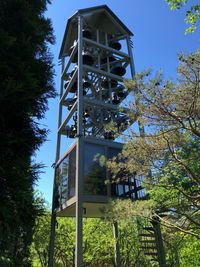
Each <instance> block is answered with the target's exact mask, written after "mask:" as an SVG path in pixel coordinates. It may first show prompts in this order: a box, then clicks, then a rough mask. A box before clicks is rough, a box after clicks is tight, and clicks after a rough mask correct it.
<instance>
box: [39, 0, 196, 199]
mask: <svg viewBox="0 0 200 267" xmlns="http://www.w3.org/2000/svg"><path fill="white" fill-rule="evenodd" d="M52 2H53V4H52V5H50V6H49V7H48V11H47V13H46V15H47V17H49V18H51V20H52V23H53V28H54V34H55V36H56V44H55V45H54V46H53V47H51V50H52V53H53V55H54V64H55V73H56V76H55V84H56V88H57V91H59V85H60V67H59V66H58V54H59V50H60V46H61V42H62V38H63V34H64V30H65V26H66V22H67V19H68V18H69V17H70V16H72V15H73V14H74V13H75V12H76V10H78V9H82V8H87V7H91V6H97V5H104V4H106V5H108V7H109V8H111V9H112V11H113V12H114V13H115V14H116V15H117V16H118V17H119V18H120V19H121V20H122V21H123V22H124V24H125V25H126V26H128V28H129V29H130V30H131V31H132V32H133V33H134V37H133V43H134V50H133V54H134V61H135V67H136V71H137V72H139V71H141V70H142V69H143V68H145V67H149V66H151V67H153V69H155V70H160V69H162V70H163V72H164V75H165V77H166V78H169V77H171V78H175V77H176V68H177V65H178V61H177V54H178V53H179V52H181V51H182V52H184V53H189V52H194V51H196V50H197V48H198V47H200V34H199V29H198V31H196V32H195V33H194V34H190V35H185V34H184V32H185V28H186V25H185V22H184V17H185V10H186V8H184V9H181V10H180V11H170V8H169V6H168V5H167V4H166V2H165V1H164V0H151V1H150V0H142V1H141V0H122V1H120V0H105V1H103V0H93V1H91V0H56V1H52ZM189 2H192V3H195V2H199V1H189ZM57 118H58V98H56V99H54V100H50V101H49V111H48V112H47V113H46V118H45V119H44V120H42V121H41V124H43V125H45V127H47V128H48V129H49V130H50V133H49V135H48V141H47V142H46V143H45V144H44V145H43V146H42V147H41V148H40V150H39V151H37V153H36V158H35V160H36V161H37V162H41V163H43V164H44V165H45V166H46V167H45V168H44V169H43V173H42V174H41V175H40V180H39V181H38V185H37V187H38V188H39V190H40V191H41V192H42V193H43V194H44V197H45V198H46V200H47V201H48V202H51V197H52V188H53V176H54V170H53V168H52V167H51V165H52V163H54V161H55V150H56V132H57Z"/></svg>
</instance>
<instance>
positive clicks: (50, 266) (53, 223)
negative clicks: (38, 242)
mask: <svg viewBox="0 0 200 267" xmlns="http://www.w3.org/2000/svg"><path fill="white" fill-rule="evenodd" d="M64 65H65V60H64V57H63V58H62V67H61V74H62V73H63V70H64V67H65V66H64ZM61 77H62V76H61ZM62 94H63V79H62V78H61V84H60V98H61V97H62ZM61 123H62V104H61V103H60V102H59V112H58V129H59V127H60V125H61ZM60 142H61V136H60V134H59V133H58V134H57V144H56V161H55V163H57V161H58V160H59V157H60ZM57 193H58V192H57V183H56V169H55V170H54V185H53V197H52V212H51V231H50V239H49V249H48V267H53V257H54V242H55V228H56V210H55V209H56V207H55V204H56V198H57Z"/></svg>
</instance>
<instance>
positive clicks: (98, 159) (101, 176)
mask: <svg viewBox="0 0 200 267" xmlns="http://www.w3.org/2000/svg"><path fill="white" fill-rule="evenodd" d="M105 180H106V168H105V148H104V146H101V145H96V144H89V143H86V144H85V147H84V193H85V194H88V195H107V186H106V184H105Z"/></svg>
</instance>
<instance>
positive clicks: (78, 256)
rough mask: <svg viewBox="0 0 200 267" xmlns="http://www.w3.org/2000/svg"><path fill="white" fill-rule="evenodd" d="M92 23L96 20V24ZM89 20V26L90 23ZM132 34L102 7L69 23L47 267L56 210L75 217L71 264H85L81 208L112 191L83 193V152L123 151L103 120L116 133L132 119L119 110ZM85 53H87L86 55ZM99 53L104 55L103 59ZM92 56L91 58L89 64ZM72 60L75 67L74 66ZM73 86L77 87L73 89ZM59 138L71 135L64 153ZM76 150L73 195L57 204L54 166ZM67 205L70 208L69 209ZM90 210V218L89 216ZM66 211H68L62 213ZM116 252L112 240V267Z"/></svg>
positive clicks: (62, 55) (62, 53)
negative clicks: (95, 148) (90, 148)
mask: <svg viewBox="0 0 200 267" xmlns="http://www.w3.org/2000/svg"><path fill="white" fill-rule="evenodd" d="M95 12H96V13H95ZM94 13H95V19H96V18H97V17H98V16H99V24H98V22H97V21H93V17H92V16H93V15H94ZM102 16H105V17H102ZM101 18H103V19H104V18H105V21H106V22H105V23H104V21H102V20H101ZM93 22H95V23H94V25H93ZM90 23H91V25H92V26H91V25H89V24H90ZM101 23H102V24H101ZM87 28H89V29H91V30H92V32H93V35H94V33H95V37H94V38H92V39H91V38H88V36H84V34H83V32H84V29H86V30H87ZM107 28H108V31H109V33H108V32H107ZM74 29H75V30H74ZM132 35H133V34H132V33H131V32H130V31H129V30H128V29H127V27H126V26H125V25H124V24H123V23H122V22H121V21H120V20H119V19H118V18H117V17H116V15H115V14H114V13H113V12H112V11H111V10H110V9H109V8H108V7H107V6H105V5H103V6H99V7H94V8H88V9H83V10H79V11H78V12H77V13H75V14H74V15H73V16H72V17H71V18H70V19H69V21H68V24H67V28H66V31H65V35H64V39H63V43H62V46H61V51H60V56H59V58H60V60H61V86H60V101H59V116H58V133H57V147H56V160H55V175H54V190H53V201H52V217H51V234H50V243H49V261H48V267H53V254H54V253H53V252H54V239H55V226H56V216H57V214H61V216H74V215H75V217H76V251H75V266H76V267H81V266H82V265H83V258H82V235H83V233H82V227H83V225H82V219H83V216H84V209H85V210H86V208H84V203H95V205H96V204H97V203H100V205H106V203H108V200H109V199H110V197H111V189H110V188H108V187H107V195H106V196H90V195H85V194H84V150H85V145H86V144H87V143H89V144H96V145H100V146H102V147H104V148H105V151H106V153H108V150H109V148H113V149H114V148H115V149H121V148H122V144H121V143H117V142H114V137H113V136H112V133H110V132H106V130H105V127H104V125H105V124H106V120H107V119H108V121H110V120H111V121H117V122H118V125H119V127H118V131H119V135H120V134H121V133H122V132H123V131H124V130H126V128H127V127H128V126H129V125H130V124H131V123H132V122H133V121H131V120H130V119H129V118H128V117H127V116H126V111H127V110H126V109H125V108H120V110H119V105H120V103H121V102H122V101H123V100H124V99H125V98H126V96H127V95H128V92H127V91H126V92H125V90H124V89H125V88H123V86H122V82H123V77H122V76H123V75H124V73H123V69H124V70H125V69H126V68H127V67H129V68H130V73H131V78H134V76H135V68H134V62H133V55H132V42H131V36H132ZM102 40H103V41H102ZM112 40H114V42H118V41H122V40H123V41H124V43H125V46H126V50H127V53H125V52H121V51H119V49H116V47H114V48H113V47H112ZM84 53H85V54H84ZM84 55H86V56H85V57H84ZM66 57H69V59H68V61H67V62H65V59H66ZM102 57H103V58H104V59H103V61H102ZM93 59H94V62H92V64H90V61H91V60H93ZM74 63H75V66H74V65H73V64H74ZM72 66H74V69H73V70H72V69H71V67H72ZM118 67H119V68H118ZM117 68H118V69H117ZM70 69H71V70H70ZM116 69H117V70H119V69H120V70H121V71H122V73H117V71H116ZM113 70H115V71H113ZM84 81H86V82H88V81H89V82H90V94H88V95H87V93H84V84H83V83H84ZM103 83H104V85H105V84H106V86H107V90H106V96H105V88H103V86H102V84H103ZM74 84H75V85H76V90H75V91H74ZM113 84H114V85H113ZM118 85H119V86H118ZM114 87H116V88H114ZM114 90H118V91H117V92H124V95H123V93H121V95H123V96H122V97H121V98H120V97H118V96H117V93H116V91H115V93H113V91H114ZM119 90H121V91H119ZM71 92H73V93H74V97H73V99H72V98H67V97H68V95H69V94H70V93H71ZM118 94H119V93H118ZM90 95H91V96H92V97H91V96H90ZM66 108H67V109H68V114H67V115H66V116H65V115H64V112H63V110H64V109H66ZM86 112H88V113H90V114H89V115H90V119H91V121H90V123H87V121H86V119H85V117H84V113H86ZM64 116H65V117H64ZM63 117H64V118H63ZM72 119H74V121H75V125H70V124H71V121H72ZM84 120H85V121H86V122H85V123H83V121H84ZM124 122H125V123H124ZM62 136H67V137H72V138H74V140H75V141H74V143H73V144H72V146H71V147H70V148H69V149H68V150H67V151H66V152H65V154H64V155H61V146H62V142H61V139H62ZM105 139H106V140H105ZM74 148H75V149H76V170H75V171H76V174H75V194H74V196H73V197H72V198H70V199H68V200H66V203H64V204H63V205H60V206H59V207H58V200H59V196H58V190H59V188H58V187H59V185H58V181H57V171H56V168H57V167H58V166H59V164H60V163H61V162H62V160H63V159H64V158H65V157H66V155H70V153H71V151H72V150H73V149H74ZM130 187H131V188H132V189H130V192H131V193H130V192H129V193H130V194H132V193H133V192H135V195H137V187H136V184H134V186H133V185H132V184H130ZM139 187H140V189H138V190H141V186H139ZM92 205H93V204H91V206H87V209H89V208H90V207H92V209H93V210H94V209H95V208H94V207H93V206H92ZM96 206H97V205H96ZM71 207H73V211H72V208H71ZM88 207H89V208H88ZM74 210H75V213H74ZM93 210H92V211H91V213H89V215H88V217H91V214H92V212H93ZM68 211H69V213H65V212H68ZM85 213H86V211H85ZM66 214H67V215H66ZM98 216H99V215H98ZM113 229H114V234H115V235H116V236H117V223H116V222H115V223H114V225H113ZM117 251H118V252H119V246H118V244H116V266H119V263H118V262H119V253H117Z"/></svg>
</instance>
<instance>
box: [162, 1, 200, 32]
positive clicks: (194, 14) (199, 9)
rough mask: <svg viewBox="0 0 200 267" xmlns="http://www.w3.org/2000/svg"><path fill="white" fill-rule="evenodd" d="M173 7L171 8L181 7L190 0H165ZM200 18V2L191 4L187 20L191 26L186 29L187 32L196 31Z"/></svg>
mask: <svg viewBox="0 0 200 267" xmlns="http://www.w3.org/2000/svg"><path fill="white" fill-rule="evenodd" d="M165 1H166V2H167V3H168V4H169V5H170V7H171V10H177V9H180V8H181V7H182V6H184V5H186V4H187V2H188V0H165ZM199 20H200V3H197V4H194V5H192V6H190V9H189V10H188V11H186V18H185V21H186V23H187V24H190V26H189V27H188V28H187V29H186V33H191V32H194V31H195V30H196V28H197V24H198V23H199Z"/></svg>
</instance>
